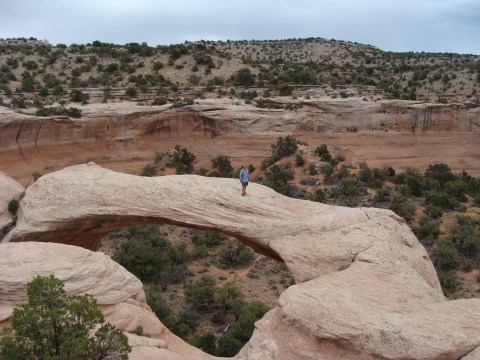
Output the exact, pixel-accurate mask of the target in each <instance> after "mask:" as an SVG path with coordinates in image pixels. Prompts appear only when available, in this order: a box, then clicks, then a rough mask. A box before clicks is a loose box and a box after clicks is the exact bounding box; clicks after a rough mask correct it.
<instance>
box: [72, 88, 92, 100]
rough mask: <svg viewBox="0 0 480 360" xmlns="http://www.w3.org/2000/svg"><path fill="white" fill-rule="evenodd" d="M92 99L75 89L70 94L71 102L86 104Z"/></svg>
mask: <svg viewBox="0 0 480 360" xmlns="http://www.w3.org/2000/svg"><path fill="white" fill-rule="evenodd" d="M89 99H90V95H88V94H86V93H83V92H81V91H80V90H78V89H74V90H72V91H71V93H70V101H73V102H81V103H86V102H87V101H88V100H89Z"/></svg>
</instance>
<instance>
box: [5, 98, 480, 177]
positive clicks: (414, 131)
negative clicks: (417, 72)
mask: <svg viewBox="0 0 480 360" xmlns="http://www.w3.org/2000/svg"><path fill="white" fill-rule="evenodd" d="M274 100H275V101H278V102H283V103H284V104H286V105H288V104H290V105H292V104H296V105H298V104H299V103H300V102H301V103H302V104H303V105H302V107H300V108H296V109H295V110H286V109H263V108H258V107H255V106H254V105H253V104H245V103H243V102H242V101H240V100H231V99H227V98H222V99H204V100H197V101H196V102H197V104H195V105H193V106H187V107H184V108H179V109H171V108H170V106H169V105H164V106H138V105H137V104H136V103H131V102H122V103H107V104H88V105H85V106H82V107H81V110H82V118H80V119H72V118H69V117H66V116H63V117H36V116H32V115H28V114H22V113H17V112H14V111H13V110H10V109H7V108H0V164H2V171H5V172H7V173H8V174H9V175H11V176H14V177H15V178H16V179H19V178H20V177H22V179H24V178H25V175H26V174H27V176H30V174H31V173H32V172H33V171H39V172H41V173H46V172H51V171H54V170H59V169H61V168H63V167H65V166H70V165H75V164H79V163H85V162H88V161H90V160H94V161H97V162H108V161H110V162H119V161H123V162H129V161H130V162H131V161H132V160H136V159H138V158H141V159H142V160H143V162H144V163H143V165H144V164H145V162H148V161H150V160H151V159H152V157H153V155H154V152H155V151H156V150H162V151H165V150H168V149H171V148H173V146H175V145H176V144H182V145H186V144H189V145H190V146H193V149H194V150H196V152H197V155H198V153H201V152H203V151H205V147H206V146H205V145H206V144H208V145H210V146H211V144H212V143H214V142H219V145H218V148H221V147H222V145H221V141H223V139H225V141H228V142H229V143H232V142H233V143H234V142H235V141H241V140H242V137H243V139H244V138H247V139H251V138H256V139H258V141H261V140H262V139H265V138H267V140H264V141H265V145H264V146H263V149H264V150H263V153H262V154H261V156H260V157H262V158H265V157H267V156H268V154H269V151H270V144H271V143H272V142H274V141H275V140H276V137H277V136H279V135H282V134H286V133H290V134H295V136H296V137H298V138H299V139H302V137H304V138H303V139H302V140H305V141H308V140H309V139H307V138H306V137H308V136H311V137H314V138H315V137H316V138H318V136H320V134H323V136H328V134H341V135H342V136H343V137H345V136H351V137H355V138H359V137H362V136H363V137H365V136H367V137H368V136H375V137H376V138H378V137H388V138H390V140H389V143H390V145H391V144H392V142H393V143H395V142H397V141H398V142H400V143H405V144H406V145H407V146H406V148H407V149H408V150H409V151H408V152H406V153H405V155H404V156H405V157H407V158H409V162H410V163H409V166H415V165H414V164H412V163H411V162H412V157H413V155H415V156H425V157H427V159H428V160H425V161H435V158H436V156H438V157H439V158H440V159H441V160H440V161H443V162H444V161H445V156H444V155H445V154H440V152H439V151H438V150H436V149H434V150H432V151H430V152H428V153H427V152H425V150H424V149H423V148H422V147H421V145H422V141H423V139H424V138H427V137H430V136H434V137H435V136H436V137H440V139H436V140H435V139H434V140H435V141H434V143H442V145H444V146H449V149H450V150H449V156H455V155H454V154H455V151H454V148H455V147H458V146H459V145H458V141H453V144H450V143H446V141H445V139H444V137H445V135H446V134H451V133H461V134H463V135H462V136H461V139H462V141H461V142H462V151H461V152H460V154H459V155H458V156H457V159H455V158H454V159H453V160H452V161H451V163H452V165H451V166H452V167H453V168H454V169H456V165H457V164H458V158H461V160H462V161H463V163H462V164H461V165H460V164H459V165H458V166H461V168H459V169H458V170H459V171H461V170H463V169H466V170H467V171H469V172H471V169H470V168H471V166H473V165H471V163H473V162H474V161H470V159H475V158H478V156H480V154H479V152H478V150H476V149H478V146H477V143H478V137H474V136H473V134H474V133H475V132H478V131H479V129H480V117H479V113H478V111H476V110H465V108H463V107H462V106H460V105H455V104H451V105H442V104H429V103H423V102H418V101H401V100H382V101H378V102H374V101H363V100H361V99H359V98H348V99H331V98H315V97H314V95H312V97H311V98H310V99H306V98H303V99H301V98H298V99H292V98H290V97H288V98H287V97H284V98H275V99H274ZM467 135H468V136H467ZM392 137H394V138H398V137H400V138H399V139H396V140H395V141H392V140H391V138H392ZM405 137H407V139H405ZM408 137H410V139H408ZM412 137H413V139H411V138H412ZM364 141H365V142H369V143H371V142H372V140H370V139H364ZM375 141H376V142H378V141H379V140H375ZM409 141H410V142H409ZM412 141H413V143H412ZM195 143H198V145H197V146H198V147H197V148H195ZM347 143H348V142H347ZM312 145H313V144H312ZM317 145H320V144H317ZM377 145H378V144H377ZM190 146H189V148H190ZM257 146H258V145H257ZM252 147H254V146H252V144H248V145H247V144H245V145H241V146H238V147H237V149H238V150H237V151H231V153H232V154H229V155H232V156H239V157H242V158H244V156H243V155H238V153H239V152H240V151H241V150H242V149H244V148H249V149H250V152H249V153H248V154H246V155H248V156H249V157H251V156H253V155H254V154H255V151H253V150H254V149H252ZM218 148H217V152H218ZM223 148H224V147H223ZM355 149H356V151H358V146H355ZM442 149H443V148H442ZM378 152H379V150H378V148H376V149H375V154H378ZM412 152H413V154H412ZM252 154H253V155H252ZM387 154H388V152H387ZM387 154H384V156H386V155H387ZM216 155H218V154H216ZM442 155H443V156H442ZM200 156H201V155H199V157H200ZM396 156H398V154H396V155H394V156H392V158H394V159H395V160H396V161H395V164H394V165H398V160H397V157H396ZM212 157H213V156H212ZM212 157H208V158H207V159H205V160H206V162H207V163H208V164H209V161H210V160H211V158H212ZM374 158H375V157H374ZM375 159H376V158H375ZM260 160H261V159H260ZM260 160H259V161H260ZM355 160H357V159H355ZM359 161H363V160H359ZM392 164H393V163H392ZM392 164H390V165H392ZM143 165H142V166H143ZM390 165H388V166H390ZM427 165H428V164H427ZM35 166H36V168H35ZM422 166H424V164H422ZM138 168H141V167H140V166H137V168H136V171H137V173H138ZM121 170H122V171H123V172H129V171H128V170H126V169H125V168H122V169H121ZM475 170H477V171H480V170H478V166H477V168H475ZM19 174H20V175H21V176H17V175H19ZM474 175H475V173H474Z"/></svg>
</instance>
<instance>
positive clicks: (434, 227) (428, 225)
mask: <svg viewBox="0 0 480 360" xmlns="http://www.w3.org/2000/svg"><path fill="white" fill-rule="evenodd" d="M412 230H413V232H414V233H415V235H416V236H417V237H418V238H419V239H420V240H434V239H438V236H439V235H440V222H439V221H435V220H433V219H431V218H430V217H428V216H423V217H422V218H420V220H419V226H418V227H414V228H413V229H412Z"/></svg>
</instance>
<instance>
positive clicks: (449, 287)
mask: <svg viewBox="0 0 480 360" xmlns="http://www.w3.org/2000/svg"><path fill="white" fill-rule="evenodd" d="M438 279H439V280H440V285H442V290H443V292H444V294H445V295H446V296H448V295H450V294H453V293H454V292H455V291H456V290H457V279H456V277H455V275H453V274H451V273H448V272H440V273H439V274H438Z"/></svg>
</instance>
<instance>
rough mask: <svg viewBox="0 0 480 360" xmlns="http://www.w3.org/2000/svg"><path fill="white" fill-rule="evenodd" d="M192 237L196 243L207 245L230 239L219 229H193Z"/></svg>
mask: <svg viewBox="0 0 480 360" xmlns="http://www.w3.org/2000/svg"><path fill="white" fill-rule="evenodd" d="M190 238H191V239H192V243H193V244H194V245H205V246H207V247H212V246H215V245H218V244H221V243H222V242H224V241H226V240H227V239H228V236H227V235H225V234H222V233H221V232H219V231H208V230H207V231H200V230H192V232H191V233H190Z"/></svg>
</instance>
